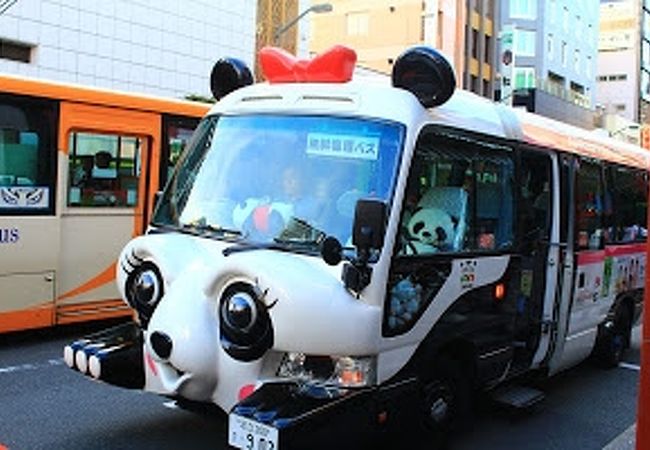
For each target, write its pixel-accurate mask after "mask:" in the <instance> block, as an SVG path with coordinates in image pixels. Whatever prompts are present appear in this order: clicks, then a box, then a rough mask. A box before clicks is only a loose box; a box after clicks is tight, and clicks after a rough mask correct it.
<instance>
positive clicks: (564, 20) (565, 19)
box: [562, 6, 569, 31]
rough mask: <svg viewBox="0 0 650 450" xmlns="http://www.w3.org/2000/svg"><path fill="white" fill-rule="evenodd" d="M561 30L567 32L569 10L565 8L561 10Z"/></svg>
mask: <svg viewBox="0 0 650 450" xmlns="http://www.w3.org/2000/svg"><path fill="white" fill-rule="evenodd" d="M562 28H563V29H564V31H569V8H568V7H566V6H565V7H564V8H563V9H562Z"/></svg>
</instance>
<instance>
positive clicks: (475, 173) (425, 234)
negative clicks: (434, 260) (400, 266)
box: [398, 136, 514, 255]
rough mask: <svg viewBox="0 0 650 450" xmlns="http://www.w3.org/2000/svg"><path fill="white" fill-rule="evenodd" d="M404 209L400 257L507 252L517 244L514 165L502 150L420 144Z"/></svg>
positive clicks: (430, 140) (428, 140) (444, 142)
mask: <svg viewBox="0 0 650 450" xmlns="http://www.w3.org/2000/svg"><path fill="white" fill-rule="evenodd" d="M411 167H412V169H411V173H410V175H409V179H408V182H407V188H406V189H407V190H406V195H405V200H404V206H403V208H402V218H401V239H400V249H399V251H398V254H401V255H414V254H431V253H438V252H476V251H495V250H504V249H507V248H510V247H511V246H512V241H513V213H514V211H513V209H514V208H513V193H512V179H513V173H514V169H513V163H512V158H511V156H510V155H509V154H508V153H506V152H504V151H502V150H501V149H499V148H493V147H491V146H490V147H488V146H483V145H481V144H480V143H478V142H467V141H456V140H453V139H446V138H441V137H436V136H425V137H423V138H421V139H420V141H419V143H418V146H417V147H416V150H415V155H414V160H413V162H412V164H411Z"/></svg>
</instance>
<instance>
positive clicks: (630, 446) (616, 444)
mask: <svg viewBox="0 0 650 450" xmlns="http://www.w3.org/2000/svg"><path fill="white" fill-rule="evenodd" d="M635 446H636V424H635V423H634V424H632V425H631V426H630V427H629V428H628V429H627V430H625V431H623V432H622V433H621V434H619V435H618V436H616V438H615V439H614V440H613V441H612V442H610V443H609V444H607V445H606V446H605V447H603V450H634V448H635Z"/></svg>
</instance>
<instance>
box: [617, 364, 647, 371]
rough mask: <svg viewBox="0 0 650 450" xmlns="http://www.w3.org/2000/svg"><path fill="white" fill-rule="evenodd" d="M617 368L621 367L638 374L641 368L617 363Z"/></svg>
mask: <svg viewBox="0 0 650 450" xmlns="http://www.w3.org/2000/svg"><path fill="white" fill-rule="evenodd" d="M618 367H621V368H623V369H630V370H636V371H637V372H639V371H640V370H641V366H638V365H636V364H630V363H624V362H622V363H618Z"/></svg>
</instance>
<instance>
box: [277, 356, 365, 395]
mask: <svg viewBox="0 0 650 450" xmlns="http://www.w3.org/2000/svg"><path fill="white" fill-rule="evenodd" d="M376 366H377V360H376V358H375V357H374V356H313V355H305V354H304V353H299V352H291V353H286V354H285V355H284V358H283V359H282V362H281V363H280V367H279V368H278V371H277V375H278V376H279V377H282V378H293V379H298V380H301V381H308V382H310V381H311V382H316V383H323V384H327V385H333V386H336V387H340V388H352V387H364V386H372V385H374V384H375V383H376V372H377V371H376Z"/></svg>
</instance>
